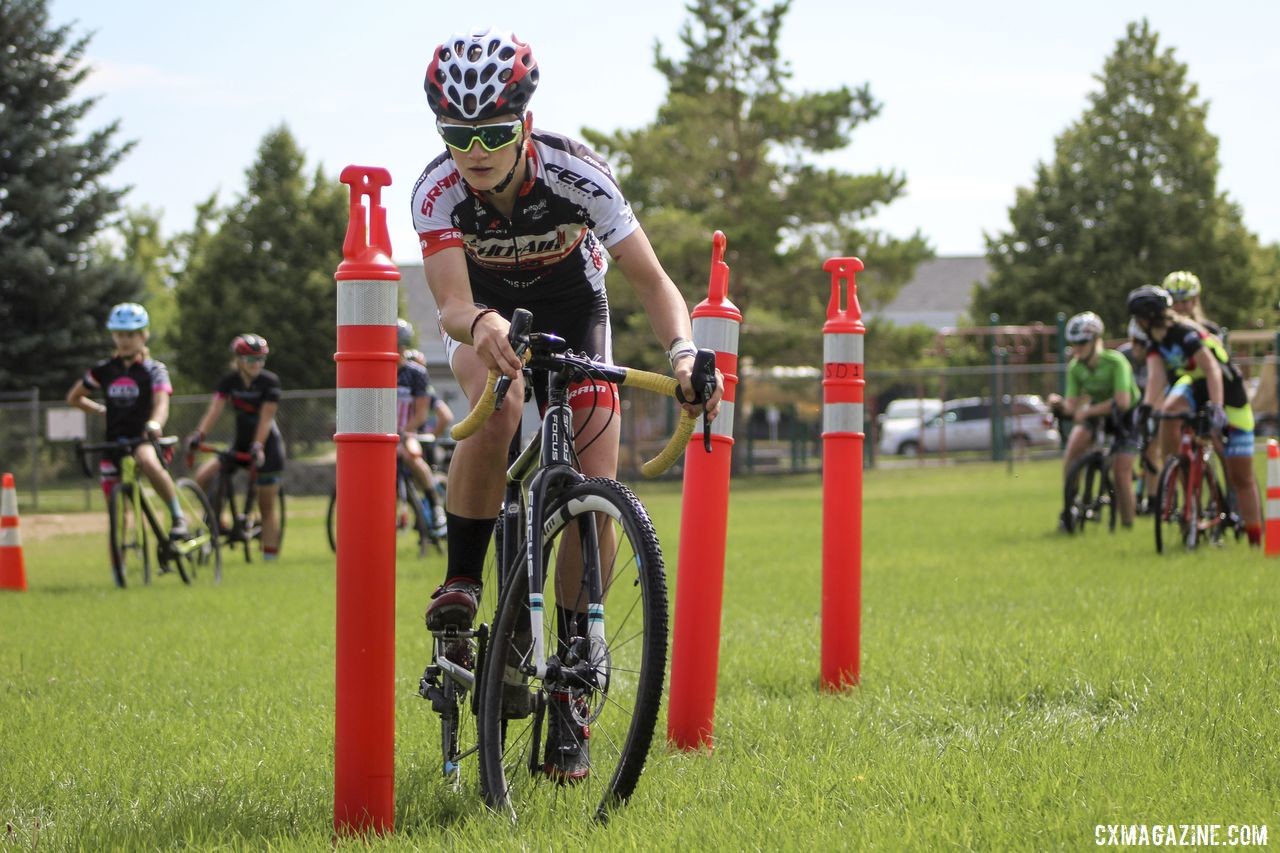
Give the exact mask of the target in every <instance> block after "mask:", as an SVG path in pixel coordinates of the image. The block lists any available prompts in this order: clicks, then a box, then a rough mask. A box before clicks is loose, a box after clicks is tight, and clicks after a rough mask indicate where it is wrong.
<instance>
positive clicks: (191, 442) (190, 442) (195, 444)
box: [183, 430, 204, 455]
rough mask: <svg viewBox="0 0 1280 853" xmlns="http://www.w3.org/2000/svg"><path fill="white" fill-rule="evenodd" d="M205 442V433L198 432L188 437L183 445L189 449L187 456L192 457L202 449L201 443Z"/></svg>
mask: <svg viewBox="0 0 1280 853" xmlns="http://www.w3.org/2000/svg"><path fill="white" fill-rule="evenodd" d="M202 441H204V433H202V432H201V431H200V430H196V431H195V432H193V433H191V434H190V435H188V436H187V437H186V439H185V440H184V441H183V445H184V446H185V447H186V448H187V454H188V455H191V454H193V453H195V452H196V451H197V450H199V449H200V442H202Z"/></svg>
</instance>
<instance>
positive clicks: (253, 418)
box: [213, 370, 280, 449]
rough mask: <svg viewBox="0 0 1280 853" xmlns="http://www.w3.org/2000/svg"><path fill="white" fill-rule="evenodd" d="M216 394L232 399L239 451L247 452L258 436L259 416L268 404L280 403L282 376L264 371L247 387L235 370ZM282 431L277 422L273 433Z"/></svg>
mask: <svg viewBox="0 0 1280 853" xmlns="http://www.w3.org/2000/svg"><path fill="white" fill-rule="evenodd" d="M213 393H214V395H215V396H217V397H221V398H222V399H224V400H228V401H230V403H231V408H232V409H234V410H235V413H236V439H235V446H236V447H237V448H242V449H247V448H248V447H249V445H250V444H252V443H253V440H254V438H255V437H256V436H257V433H258V415H259V413H261V411H262V406H263V404H264V403H279V402H280V377H278V376H276V375H275V374H274V373H272V372H271V371H270V370H263V371H262V372H261V373H259V374H258V375H257V376H255V377H253V380H252V381H251V382H250V383H249V384H248V385H246V384H245V383H244V377H242V376H241V375H240V371H238V370H233V371H231V372H230V373H228V374H226V375H225V376H223V377H222V379H220V380H219V381H218V384H217V385H215V386H214V388H213ZM279 431H280V430H279V428H278V427H277V426H276V423H275V421H274V420H272V422H271V432H272V433H278V432H279Z"/></svg>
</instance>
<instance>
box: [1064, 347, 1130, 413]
mask: <svg viewBox="0 0 1280 853" xmlns="http://www.w3.org/2000/svg"><path fill="white" fill-rule="evenodd" d="M1122 391H1127V392H1129V406H1130V407H1133V406H1136V405H1138V402H1139V399H1138V385H1137V383H1136V382H1135V381H1134V379H1133V368H1132V367H1130V365H1129V359H1127V358H1125V357H1124V355H1123V354H1121V353H1119V352H1116V351H1115V350H1109V349H1104V350H1102V351H1101V352H1099V353H1098V362H1097V364H1096V365H1094V366H1093V367H1090V366H1089V363H1088V361H1084V360H1081V359H1078V358H1073V359H1071V364H1070V365H1068V366H1067V398H1068V399H1070V398H1073V397H1079V396H1081V395H1084V396H1087V397H1088V398H1089V400H1090V401H1092V402H1094V403H1101V402H1102V401H1104V400H1110V399H1111V398H1113V397H1115V395H1116V394H1119V393H1120V392H1122Z"/></svg>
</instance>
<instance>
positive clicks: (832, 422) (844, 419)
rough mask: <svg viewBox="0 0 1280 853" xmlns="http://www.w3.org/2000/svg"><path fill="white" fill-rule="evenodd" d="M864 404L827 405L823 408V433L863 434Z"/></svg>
mask: <svg viewBox="0 0 1280 853" xmlns="http://www.w3.org/2000/svg"><path fill="white" fill-rule="evenodd" d="M862 407H863V404H862V403H827V404H826V405H825V406H823V407H822V432H823V434H824V435H825V434H827V433H829V432H862V413H863V411H862Z"/></svg>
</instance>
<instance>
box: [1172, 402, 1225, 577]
mask: <svg viewBox="0 0 1280 853" xmlns="http://www.w3.org/2000/svg"><path fill="white" fill-rule="evenodd" d="M1151 417H1152V419H1153V420H1157V421H1159V420H1175V421H1180V422H1181V425H1182V427H1181V437H1180V439H1179V442H1178V452H1177V453H1175V454H1174V455H1172V456H1170V457H1169V458H1168V459H1167V460H1165V463H1164V468H1163V469H1161V471H1160V481H1159V483H1160V484H1159V487H1158V489H1157V491H1156V509H1155V513H1154V515H1155V524H1156V551H1157V552H1158V553H1164V551H1165V549H1166V548H1168V547H1169V546H1170V545H1172V544H1173V543H1174V542H1177V541H1181V542H1182V544H1183V545H1184V546H1185V547H1186V549H1187V550H1188V551H1194V550H1195V548H1196V546H1197V545H1199V544H1200V543H1201V542H1202V541H1204V540H1205V539H1208V540H1209V541H1210V542H1211V543H1213V544H1215V545H1218V544H1221V543H1222V541H1223V539H1224V537H1225V534H1226V533H1227V532H1228V531H1234V532H1235V535H1236V538H1237V539H1239V538H1240V537H1241V536H1242V535H1243V534H1244V522H1243V521H1242V520H1241V519H1240V516H1239V514H1238V513H1236V512H1235V511H1234V509H1233V507H1234V506H1235V500H1234V498H1233V496H1232V495H1231V493H1230V489H1229V488H1226V489H1224V488H1223V483H1224V482H1225V478H1224V477H1222V476H1221V475H1219V473H1218V470H1217V466H1216V465H1215V464H1214V456H1215V454H1214V445H1213V439H1212V437H1211V436H1210V430H1209V423H1208V412H1207V410H1203V409H1202V410H1201V411H1200V412H1198V413H1195V414H1192V413H1190V412H1176V413H1172V414H1162V413H1156V414H1154V415H1152V416H1151Z"/></svg>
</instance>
